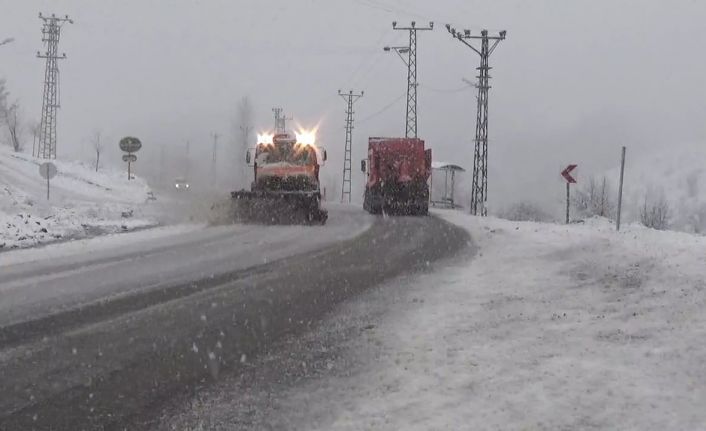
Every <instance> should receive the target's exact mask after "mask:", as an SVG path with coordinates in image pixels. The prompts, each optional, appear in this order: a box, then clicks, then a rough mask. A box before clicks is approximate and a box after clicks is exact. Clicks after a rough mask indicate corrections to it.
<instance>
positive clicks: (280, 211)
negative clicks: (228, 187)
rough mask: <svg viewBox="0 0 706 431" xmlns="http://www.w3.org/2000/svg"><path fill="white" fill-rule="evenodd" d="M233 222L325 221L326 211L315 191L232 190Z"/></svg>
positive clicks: (316, 222)
mask: <svg viewBox="0 0 706 431" xmlns="http://www.w3.org/2000/svg"><path fill="white" fill-rule="evenodd" d="M231 196H232V197H233V212H234V216H235V221H236V222H241V223H257V224H308V225H312V224H324V223H326V219H327V218H328V212H327V211H326V210H325V209H323V208H321V195H320V194H319V193H318V192H311V193H302V192H266V191H247V190H240V191H235V192H231Z"/></svg>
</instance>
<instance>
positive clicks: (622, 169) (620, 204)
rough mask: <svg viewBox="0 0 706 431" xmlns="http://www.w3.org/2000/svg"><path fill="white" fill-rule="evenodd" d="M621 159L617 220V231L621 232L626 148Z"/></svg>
mask: <svg viewBox="0 0 706 431" xmlns="http://www.w3.org/2000/svg"><path fill="white" fill-rule="evenodd" d="M622 153H623V154H622V157H621V158H620V185H619V186H618V217H617V218H616V220H615V230H620V210H621V208H622V207H623V174H624V173H625V147H623V152H622Z"/></svg>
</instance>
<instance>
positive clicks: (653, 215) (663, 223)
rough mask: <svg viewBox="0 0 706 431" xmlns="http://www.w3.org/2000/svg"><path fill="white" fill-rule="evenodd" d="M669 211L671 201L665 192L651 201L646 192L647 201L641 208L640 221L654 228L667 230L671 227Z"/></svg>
mask: <svg viewBox="0 0 706 431" xmlns="http://www.w3.org/2000/svg"><path fill="white" fill-rule="evenodd" d="M669 213H670V211H669V203H668V202H667V199H666V198H665V197H664V194H661V195H660V196H659V197H658V198H656V199H653V200H652V201H651V202H650V201H648V196H647V194H645V203H644V205H643V206H642V209H641V210H640V222H642V224H643V225H645V226H647V227H649V228H652V229H657V230H666V229H667V228H668V227H669V216H670V214H669Z"/></svg>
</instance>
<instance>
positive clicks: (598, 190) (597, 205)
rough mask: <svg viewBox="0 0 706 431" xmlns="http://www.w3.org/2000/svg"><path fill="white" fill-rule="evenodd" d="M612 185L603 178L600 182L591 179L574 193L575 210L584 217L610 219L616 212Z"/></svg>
mask: <svg viewBox="0 0 706 431" xmlns="http://www.w3.org/2000/svg"><path fill="white" fill-rule="evenodd" d="M612 196H613V193H612V192H611V187H610V183H608V180H607V179H606V178H605V177H603V179H602V180H601V181H600V182H599V181H596V179H595V178H593V177H591V178H590V179H589V180H588V183H587V184H586V185H585V186H583V187H581V188H579V189H578V190H576V191H575V192H574V197H573V199H572V201H573V206H574V208H575V209H576V210H577V211H578V213H579V214H581V215H582V216H584V217H593V216H600V217H610V216H611V215H612V214H613V211H615V202H614V201H613V198H612Z"/></svg>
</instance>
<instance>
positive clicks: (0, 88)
mask: <svg viewBox="0 0 706 431" xmlns="http://www.w3.org/2000/svg"><path fill="white" fill-rule="evenodd" d="M9 95H10V93H8V91H7V85H6V84H5V80H4V79H3V78H0V119H1V118H4V115H5V111H6V110H7V96H9Z"/></svg>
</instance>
